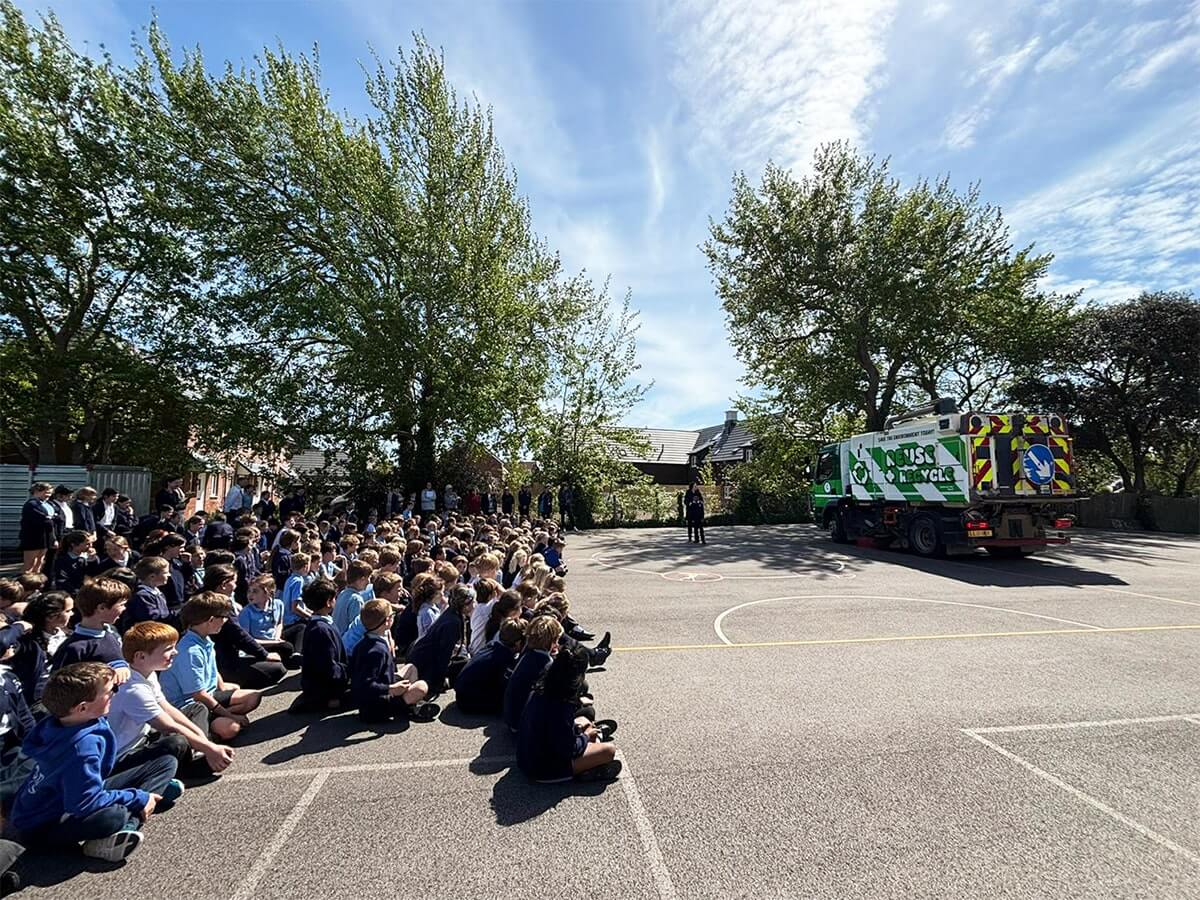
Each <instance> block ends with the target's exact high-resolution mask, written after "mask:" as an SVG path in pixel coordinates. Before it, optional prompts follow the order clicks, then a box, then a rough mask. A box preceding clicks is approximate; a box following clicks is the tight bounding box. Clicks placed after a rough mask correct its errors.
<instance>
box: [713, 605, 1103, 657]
mask: <svg viewBox="0 0 1200 900" xmlns="http://www.w3.org/2000/svg"><path fill="white" fill-rule="evenodd" d="M856 599H862V600H901V601H907V602H911V603H934V604H937V605H940V606H963V607H967V608H970V609H983V610H988V611H990V612H1003V613H1011V614H1012V615H1016V616H1026V617H1028V618H1031V619H1043V620H1045V621H1047V622H1057V623H1058V624H1060V625H1073V626H1075V627H1076V628H1086V629H1090V630H1092V631H1101V630H1103V629H1101V627H1100V626H1099V625H1093V624H1091V623H1090V622H1076V621H1074V620H1073V619H1060V618H1058V617H1057V616H1044V615H1041V614H1040V613H1031V612H1026V611H1025V610H1023V609H1009V608H1008V607H1005V606H989V605H988V604H985V603H967V602H966V601H961V600H930V599H928V598H925V597H894V596H885V595H880V594H810V595H803V594H798V595H792V596H787V597H766V598H764V599H762V600H750V601H748V602H746V603H739V604H738V605H737V606H731V607H729V609H727V610H725V611H724V612H722V613H721V614H720V615H719V616H717V617H716V619H714V620H713V631H715V632H716V633H717V637H718V638H719V639H720V640H721V642H722V643H724V644H729V645H731V646H732V645H733V644H734V642H733V641H731V640H730V639H729V638H728V637H727V636H726V635H725V632H724V630H723V629H722V628H721V625H722V623H724V621H725V618H726V616H729V615H730V614H732V613H735V612H737V611H738V610H740V609H746V608H747V607H751V606H758V605H759V604H762V603H778V602H781V601H784V600H856Z"/></svg>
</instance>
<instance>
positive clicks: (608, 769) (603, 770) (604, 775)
mask: <svg viewBox="0 0 1200 900" xmlns="http://www.w3.org/2000/svg"><path fill="white" fill-rule="evenodd" d="M621 768H622V767H621V761H620V760H619V759H614V760H613V761H612V762H610V763H605V764H604V765H602V766H596V768H594V769H588V770H587V771H586V772H582V773H580V774H579V775H576V776H575V780H576V781H616V780H617V776H618V775H620V774H621Z"/></svg>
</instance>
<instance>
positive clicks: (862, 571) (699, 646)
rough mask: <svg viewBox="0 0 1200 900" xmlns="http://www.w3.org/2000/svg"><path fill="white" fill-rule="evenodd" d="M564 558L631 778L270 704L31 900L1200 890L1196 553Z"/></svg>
mask: <svg viewBox="0 0 1200 900" xmlns="http://www.w3.org/2000/svg"><path fill="white" fill-rule="evenodd" d="M567 562H568V564H569V566H570V570H571V571H570V574H569V576H568V596H569V597H570V600H571V605H572V608H573V610H574V611H575V613H576V615H577V618H579V619H580V620H581V621H582V622H583V623H584V624H585V625H587V626H589V627H592V628H593V629H594V630H596V631H598V632H600V631H603V630H605V629H611V631H612V633H613V644H614V646H615V647H616V648H617V649H616V651H615V652H614V653H613V655H612V657H611V658H610V660H609V663H608V666H607V668H606V670H603V671H597V672H595V673H594V674H593V675H592V676H590V679H589V680H590V682H591V686H592V689H593V693H594V694H595V696H596V698H597V707H598V710H599V712H600V713H601V715H603V716H604V717H612V718H616V719H617V720H619V722H620V728H619V730H618V733H617V743H618V746H619V748H620V752H621V756H622V758H623V760H624V762H625V769H624V772H623V774H622V776H621V778H620V779H619V780H618V781H617V782H615V783H613V784H609V785H584V786H572V785H555V786H542V785H533V784H530V783H529V782H527V781H526V780H525V778H524V777H523V776H522V775H521V774H520V773H519V772H518V771H517V770H515V768H512V765H511V764H512V754H513V744H512V741H511V739H510V737H509V736H508V734H507V733H506V730H505V729H504V728H503V726H502V725H500V724H498V723H496V722H492V721H488V720H484V719H479V718H473V717H468V716H464V715H462V714H460V713H458V712H457V711H456V708H455V706H454V704H453V702H452V697H451V696H446V697H444V698H443V702H444V703H445V704H446V705H445V709H444V711H443V714H442V716H441V719H440V720H439V721H437V722H433V723H429V724H414V725H411V726H403V725H397V726H391V727H387V728H384V729H382V730H379V729H371V728H367V727H364V726H360V725H359V723H358V722H357V721H356V719H355V718H354V717H353V715H344V716H341V717H336V718H331V719H326V720H323V721H316V720H314V719H312V718H297V717H294V716H291V715H289V714H288V713H287V712H286V710H285V708H286V706H287V704H288V702H289V701H290V699H291V696H292V692H291V690H283V691H280V690H278V689H275V690H274V691H273V695H272V696H270V697H268V698H267V699H266V701H265V702H264V704H263V707H262V709H261V710H260V711H259V714H258V716H257V717H256V719H255V722H254V725H253V727H252V728H251V729H250V730H249V731H248V732H247V733H246V734H245V735H244V736H243V737H242V738H241V739H239V741H238V743H237V744H236V745H235V746H236V747H237V760H236V762H235V765H234V766H233V767H232V768H231V769H230V770H229V772H228V773H227V774H226V775H224V776H223V777H221V778H220V779H217V780H215V781H213V782H212V783H209V784H204V785H198V786H195V787H193V788H191V789H190V790H189V791H188V793H187V794H186V795H185V796H184V797H183V799H182V801H181V802H180V805H179V806H178V808H177V809H175V810H173V811H171V812H169V813H165V814H163V815H162V816H155V817H154V818H153V819H152V821H151V822H150V824H149V825H148V826H147V829H146V833H147V841H146V844H145V845H144V847H143V849H142V850H140V851H139V853H138V854H137V855H135V856H134V857H133V858H131V859H130V860H129V861H128V862H127V863H125V864H124V865H122V866H117V867H113V866H109V865H107V864H103V863H97V862H94V861H88V860H84V859H83V858H82V857H78V858H75V857H72V858H65V857H58V858H54V857H46V856H41V857H27V858H26V859H25V860H23V861H22V863H21V873H22V875H23V878H24V880H25V881H26V882H27V883H29V884H30V886H29V887H27V888H26V889H25V890H24V891H23V892H22V896H28V897H42V896H44V897H53V898H57V900H67V898H87V900H95V898H110V897H140V896H156V897H168V898H172V900H183V898H214V897H228V898H251V897H254V898H261V900H273V898H288V900H294V898H297V897H302V898H310V897H320V898H323V900H333V898H356V900H370V898H376V897H379V898H383V897H388V898H391V897H431V898H442V897H447V898H450V897H454V898H493V897H495V898H501V897H505V898H513V897H537V898H548V897H575V898H578V897H592V896H595V897H609V898H626V897H628V898H658V900H671V898H709V897H712V898H718V897H720V898H726V897H755V898H785V897H788V898H790V897H814V898H817V897H819V898H844V897H885V896H886V897H937V898H949V897H955V898H957V897H980V898H983V897H987V898H994V897H1001V896H1003V897H1006V898H1026V897H1045V898H1051V897H1052V898H1067V897H1079V898H1085V897H1086V898H1094V897H1105V898H1118V897H1131V898H1132V897H1137V898H1173V900H1178V898H1189V897H1194V898H1200V589H1198V587H1197V585H1198V583H1200V540H1197V539H1196V538H1193V537H1183V536H1166V535H1147V534H1124V533H1113V532H1093V531H1084V532H1079V533H1078V534H1077V535H1076V539H1075V542H1074V543H1073V544H1072V545H1071V546H1069V547H1064V548H1058V549H1055V550H1053V551H1050V552H1048V553H1046V554H1045V555H1044V556H1041V557H1035V558H1032V559H1023V560H996V559H989V558H988V557H986V556H983V555H980V556H979V557H978V558H965V559H964V558H956V559H954V560H949V561H947V560H922V559H918V558H915V557H913V556H910V555H907V554H904V553H899V552H894V551H889V550H878V549H866V548H859V547H853V546H849V547H847V546H839V545H835V544H832V543H830V542H829V541H828V540H827V539H826V538H825V537H824V535H823V534H821V533H820V532H818V531H817V530H815V529H813V528H811V527H806V526H776V527H765V528H748V527H728V528H711V529H709V531H708V544H707V546H703V547H700V546H697V545H692V544H688V543H687V542H686V539H685V534H684V532H683V530H682V529H673V530H666V529H657V530H640V529H630V530H623V531H609V532H592V533H587V534H580V535H572V536H571V537H570V538H569V543H568V548H567ZM282 687H292V685H290V684H289V683H287V682H285V684H284V685H283V686H282Z"/></svg>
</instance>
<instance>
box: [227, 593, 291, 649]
mask: <svg viewBox="0 0 1200 900" xmlns="http://www.w3.org/2000/svg"><path fill="white" fill-rule="evenodd" d="M281 621H283V601H282V600H280V599H278V598H276V599H273V600H268V601H267V605H266V606H264V607H263V608H262V609H259V608H258V607H257V606H255V605H254V604H253V603H247V604H246V605H245V606H244V607H243V608H242V611H241V612H240V613H239V614H238V624H239V625H241V626H242V627H243V628H244V629H246V631H248V632H249V633H250V636H251V637H254V638H257V639H258V640H262V641H273V640H275V626H276V625H278V624H279V623H280V622H281Z"/></svg>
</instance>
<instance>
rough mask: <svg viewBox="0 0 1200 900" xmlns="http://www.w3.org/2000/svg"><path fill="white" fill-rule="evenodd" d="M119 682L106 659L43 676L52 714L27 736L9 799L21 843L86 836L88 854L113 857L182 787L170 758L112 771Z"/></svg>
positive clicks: (126, 850)
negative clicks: (112, 717) (27, 762)
mask: <svg viewBox="0 0 1200 900" xmlns="http://www.w3.org/2000/svg"><path fill="white" fill-rule="evenodd" d="M115 690H116V685H115V683H114V678H113V670H112V669H111V668H110V667H108V666H106V665H105V664H104V663H98V662H84V663H73V664H71V665H68V666H64V667H63V668H61V669H58V670H57V671H56V672H54V674H52V675H51V676H50V678H49V680H48V681H47V682H46V688H45V690H44V691H43V693H42V703H43V704H45V706H46V709H47V710H48V711H49V713H50V714H49V715H48V716H47V717H46V718H45V719H43V720H42V721H41V722H39V723H38V725H37V726H36V727H35V728H34V729H33V732H32V733H31V734H30V735H29V737H28V738H27V739H26V741H25V744H24V748H23V749H24V752H25V753H26V754H28V756H29V757H30V758H31V759H33V761H34V762H35V763H36V766H37V767H36V768H35V769H34V771H33V773H32V774H31V775H30V776H29V778H28V780H26V782H25V784H24V785H23V786H22V787H21V789H20V791H19V792H18V793H17V796H16V799H15V800H14V801H13V808H12V814H11V816H10V818H9V827H8V830H7V833H8V834H10V835H11V837H12V838H13V839H14V840H16V841H17V842H18V843H20V844H23V845H25V846H26V847H47V848H48V847H56V846H59V847H61V846H71V845H73V844H79V843H80V842H82V843H83V852H84V854H85V855H87V856H92V857H96V858H98V859H105V860H110V861H113V862H118V861H120V860H123V859H125V858H126V857H128V856H129V855H130V854H131V853H133V851H134V850H136V849H137V848H138V846H139V845H140V844H141V842H142V832H141V831H140V827H141V826H142V825H143V824H144V823H145V822H146V820H147V819H149V818H150V816H151V815H152V814H153V813H155V812H161V811H163V810H165V809H166V808H167V807H168V806H169V805H171V804H173V803H174V802H175V801H176V800H178V799H179V797H180V795H182V794H183V785H182V784H181V783H180V782H179V781H176V780H175V757H173V756H170V755H166V756H159V757H156V758H154V759H152V760H150V761H148V762H145V763H143V764H141V765H138V766H134V767H132V768H129V769H126V770H124V771H122V772H118V773H116V774H113V771H112V770H113V763H114V762H115V759H116V741H115V739H114V738H113V733H112V729H111V728H109V726H108V721H107V720H106V719H105V716H106V715H107V713H108V711H109V703H110V701H111V700H112V696H113V693H114V691H115Z"/></svg>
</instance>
